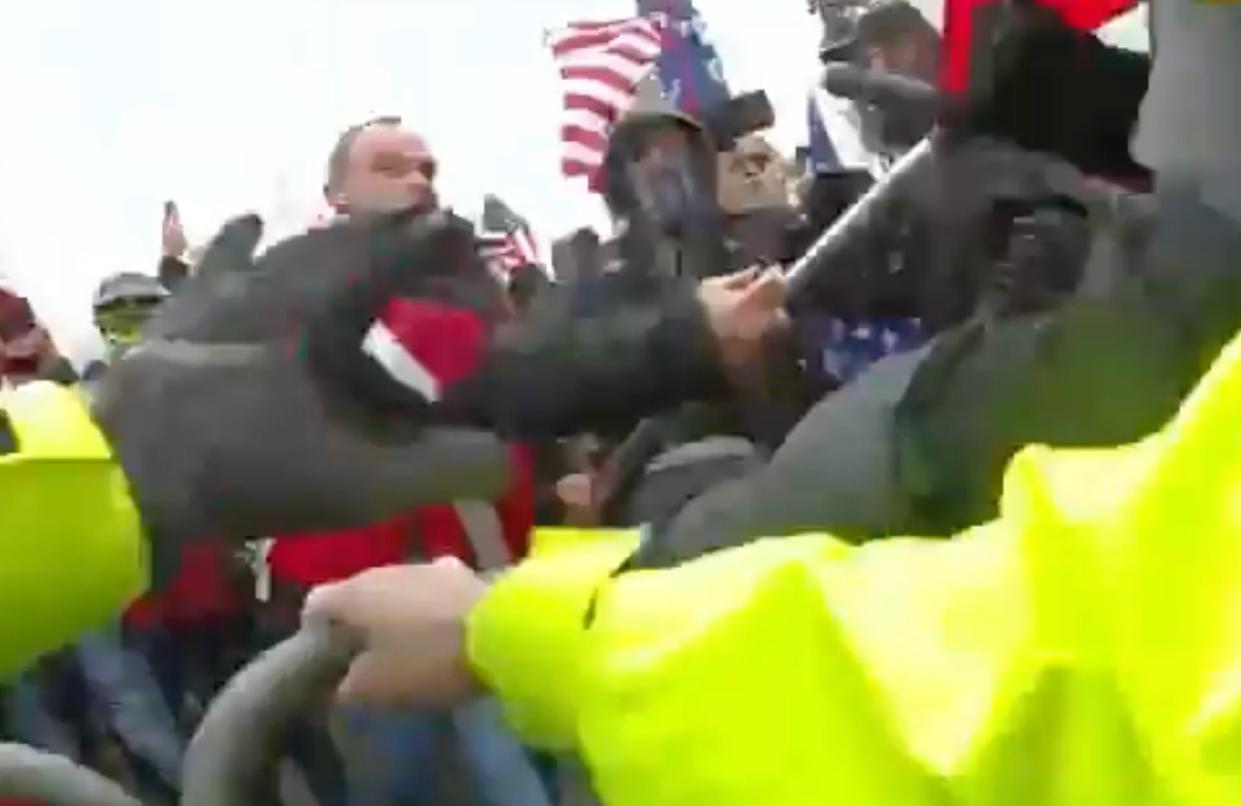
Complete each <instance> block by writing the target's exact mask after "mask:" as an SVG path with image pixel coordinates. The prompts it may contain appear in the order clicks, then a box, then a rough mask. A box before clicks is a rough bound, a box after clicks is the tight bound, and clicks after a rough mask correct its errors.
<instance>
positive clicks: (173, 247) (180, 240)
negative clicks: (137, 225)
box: [161, 202, 190, 258]
mask: <svg viewBox="0 0 1241 806" xmlns="http://www.w3.org/2000/svg"><path fill="white" fill-rule="evenodd" d="M189 246H190V244H189V241H188V240H187V239H186V237H185V227H183V226H182V225H181V213H180V211H179V210H177V206H176V205H175V204H173V203H171V202H169V204H168V206H167V208H166V209H165V211H164V226H163V230H162V243H161V248H162V250H163V251H162V254H163V256H164V257H175V258H180V257H182V256H183V255H185V253H186V250H188V249H189Z"/></svg>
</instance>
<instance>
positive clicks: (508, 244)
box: [478, 230, 541, 277]
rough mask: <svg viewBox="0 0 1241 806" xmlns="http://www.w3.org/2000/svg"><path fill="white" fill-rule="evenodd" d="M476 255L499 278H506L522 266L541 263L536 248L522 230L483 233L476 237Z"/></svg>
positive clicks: (527, 234) (528, 235)
mask: <svg viewBox="0 0 1241 806" xmlns="http://www.w3.org/2000/svg"><path fill="white" fill-rule="evenodd" d="M478 253H479V255H480V256H481V257H482V259H483V260H484V261H485V262H486V263H487V265H488V267H489V268H490V269H491V270H492V271H493V272H495V273H496V274H497V275H498V276H501V277H508V276H509V275H510V274H512V273H513V272H515V271H517V270H518V269H520V268H522V267H523V266H529V265H539V264H540V263H541V261H540V260H539V250H538V246H537V245H536V244H535V242H534V239H533V238H532V237H530V233H528V232H525V231H524V230H514V231H513V232H484V233H482V234H481V235H479V236H478Z"/></svg>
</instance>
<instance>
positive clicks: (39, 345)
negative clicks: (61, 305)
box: [0, 325, 56, 384]
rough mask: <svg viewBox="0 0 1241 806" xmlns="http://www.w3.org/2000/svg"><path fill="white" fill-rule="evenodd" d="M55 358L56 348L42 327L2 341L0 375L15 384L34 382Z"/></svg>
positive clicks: (0, 342)
mask: <svg viewBox="0 0 1241 806" xmlns="http://www.w3.org/2000/svg"><path fill="white" fill-rule="evenodd" d="M55 357H56V348H55V347H54V346H53V344H52V339H51V337H50V336H49V335H48V333H47V330H45V329H44V328H43V327H42V326H41V325H36V326H35V327H33V328H31V329H29V330H27V331H25V332H24V333H21V334H20V335H12V336H11V337H5V338H3V339H0V375H3V376H4V377H5V378H7V379H8V380H9V381H10V382H12V383H14V384H20V383H24V382H26V381H29V380H33V379H34V378H36V377H37V376H38V374H39V371H40V370H41V369H43V367H44V366H46V365H47V364H48V363H49V362H50V361H51V360H52V359H54V358H55Z"/></svg>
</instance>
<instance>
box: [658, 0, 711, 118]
mask: <svg viewBox="0 0 1241 806" xmlns="http://www.w3.org/2000/svg"><path fill="white" fill-rule="evenodd" d="M638 13H639V14H641V15H643V16H647V17H656V18H657V19H659V21H660V22H662V23H663V30H664V33H663V52H662V53H661V54H660V56H659V61H658V63H657V70H658V72H659V79H660V82H661V83H662V84H663V88H664V93H665V94H666V95H667V97H668V98H669V99H670V100H671V101H672V103H673V105H675V106H676V108H677V109H679V110H680V111H682V112H684V113H686V114H687V115H693V116H695V117H698V116H701V115H702V114H703V112H705V111H707V110H710V109H713V108H715V107H716V106H718V105H719V104H722V103H724V102H726V101H728V100H729V98H731V97H732V95H731V93H730V92H729V90H728V82H727V81H725V80H724V67H723V64H722V63H721V62H720V56H719V54H718V53H717V52H716V50H715V46H714V45H712V44H711V43H710V41H709V40H708V39H707V36H706V26H705V24H704V23H703V20H702V16H701V15H700V14H699V13H698V11H697V10H696V9H695V8H694V3H693V0H638Z"/></svg>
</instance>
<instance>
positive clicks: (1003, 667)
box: [469, 340, 1241, 806]
mask: <svg viewBox="0 0 1241 806" xmlns="http://www.w3.org/2000/svg"><path fill="white" fill-rule="evenodd" d="M1005 481H1006V483H1005V489H1004V496H1003V501H1002V506H1001V516H1000V518H999V519H998V520H997V521H995V522H993V523H990V524H988V525H985V526H982V527H979V528H977V529H974V530H972V531H970V532H967V533H965V534H962V535H959V536H958V537H957V538H956V539H955V540H952V541H943V542H941V541H931V540H925V541H924V540H917V539H909V538H902V539H892V540H888V541H882V542H879V543H872V544H869V545H865V546H861V547H850V546H846V545H844V544H842V543H840V542H838V541H836V540H833V539H832V538H830V537H827V536H823V535H805V536H800V537H791V538H785V539H780V540H775V539H772V540H766V541H760V542H758V543H755V544H752V545H749V546H745V547H742V548H737V549H733V550H728V551H723V552H719V553H717V554H714V555H710V556H707V557H704V558H701V559H699V560H697V561H695V562H691V563H688V564H686V565H683V566H681V567H678V568H675V569H670V570H662V571H642V572H636V573H627V574H623V575H621V576H619V577H617V578H615V579H608V577H609V572H610V571H611V570H612V569H613V568H615V567H616V566H617V564H618V563H619V562H620V560H621V559H622V558H623V557H624V556H625V555H626V553H627V552H628V551H629V550H630V549H631V547H632V545H633V538H632V536H627V535H602V536H599V537H598V538H597V539H590V538H589V536H586V535H581V534H578V535H566V534H555V535H552V537H553V538H555V541H554V544H553V545H549V546H547V547H545V548H543V550H542V551H540V553H539V554H537V555H536V556H534V557H533V558H531V559H530V560H528V561H527V562H525V563H523V564H522V565H521V566H519V567H518V568H517V569H515V570H514V571H512V572H511V573H510V574H508V575H506V576H505V577H503V578H502V579H501V580H500V581H499V582H498V583H497V584H496V586H495V587H494V589H493V590H492V592H491V593H490V594H489V595H488V596H487V597H486V598H485V599H484V600H483V602H482V603H481V604H480V606H479V607H478V608H477V609H476V611H475V612H474V613H473V615H472V617H471V623H470V633H469V645H470V652H471V658H472V660H473V663H474V665H475V667H476V669H477V670H478V672H479V674H480V676H481V677H482V678H483V679H484V680H485V681H486V682H487V683H488V684H489V685H490V687H491V688H493V689H494V690H495V691H496V692H498V694H499V696H500V698H501V699H502V701H503V702H504V704H505V706H506V709H507V711H508V713H509V715H510V718H511V721H512V722H513V723H514V724H515V725H516V726H517V727H518V728H519V730H521V731H522V732H523V733H524V734H525V735H526V736H527V737H529V738H530V739H532V740H535V741H538V742H540V743H542V744H545V745H548V746H551V747H560V748H574V749H576V750H578V751H579V752H580V753H581V754H582V756H583V757H584V758H585V760H586V762H587V764H588V766H589V767H590V769H591V772H592V776H593V779H594V782H595V785H596V787H597V789H598V790H599V792H600V794H601V796H602V797H603V800H604V802H605V803H606V804H608V806H639V804H640V805H641V806H704V805H705V804H711V806H758V805H759V804H780V806H809V805H810V804H815V805H816V806H817V805H819V804H837V803H848V804H896V803H899V804H904V805H905V806H915V805H917V804H927V805H928V806H929V805H930V804H935V806H944V805H945V804H971V805H981V804H1004V806H1013V805H1014V804H1039V806H1057V805H1059V804H1064V805H1065V806H1068V805H1069V804H1072V805H1073V806H1090V805H1092V804H1100V806H1102V804H1109V805H1111V804H1126V805H1127V806H1139V805H1143V804H1151V805H1152V806H1153V804H1237V803H1241V340H1239V341H1238V343H1234V344H1233V345H1232V346H1231V347H1230V348H1229V349H1228V350H1226V351H1225V353H1224V354H1223V355H1222V357H1221V358H1220V360H1219V361H1218V362H1217V364H1216V366H1215V367H1214V369H1213V370H1212V371H1211V373H1210V374H1209V375H1208V376H1207V378H1206V379H1205V380H1204V381H1203V382H1202V383H1201V385H1200V386H1199V388H1198V390H1197V391H1196V392H1195V394H1194V395H1193V396H1192V397H1191V398H1190V399H1189V401H1188V402H1187V403H1186V404H1185V405H1184V406H1183V408H1182V411H1181V412H1180V414H1179V415H1178V417H1177V418H1176V419H1175V420H1174V421H1173V422H1172V423H1171V424H1170V425H1169V426H1168V427H1167V428H1165V429H1164V430H1163V431H1162V432H1161V433H1159V434H1156V435H1154V436H1152V437H1150V438H1148V439H1147V440H1145V441H1143V442H1142V443H1139V444H1136V445H1132V446H1127V447H1122V448H1117V449H1113V450H1090V451H1085V450H1080V451H1078V450H1068V451H1059V450H1057V451H1052V450H1048V449H1046V448H1039V447H1032V448H1029V449H1027V450H1026V451H1024V452H1023V453H1022V454H1020V455H1019V456H1018V457H1017V458H1016V459H1015V460H1014V461H1013V463H1012V464H1011V465H1010V467H1009V470H1008V473H1007V477H1006V480H1005ZM592 598H593V600H594V604H593V606H592V605H591V604H590V602H591V601H592ZM592 607H593V618H592V619H591V620H590V622H589V624H590V626H589V627H587V626H586V624H587V611H588V609H590V608H592Z"/></svg>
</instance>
